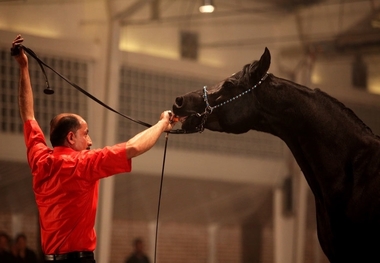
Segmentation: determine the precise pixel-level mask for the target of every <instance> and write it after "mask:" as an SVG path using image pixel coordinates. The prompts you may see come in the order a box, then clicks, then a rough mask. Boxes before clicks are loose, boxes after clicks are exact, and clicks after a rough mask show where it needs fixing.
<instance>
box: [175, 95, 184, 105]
mask: <svg viewBox="0 0 380 263" xmlns="http://www.w3.org/2000/svg"><path fill="white" fill-rule="evenodd" d="M175 104H176V106H177V107H182V104H183V97H177V98H176V99H175Z"/></svg>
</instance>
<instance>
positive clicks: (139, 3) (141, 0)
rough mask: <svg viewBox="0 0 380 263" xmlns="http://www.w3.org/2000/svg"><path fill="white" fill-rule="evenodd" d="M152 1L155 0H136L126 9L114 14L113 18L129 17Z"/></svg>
mask: <svg viewBox="0 0 380 263" xmlns="http://www.w3.org/2000/svg"><path fill="white" fill-rule="evenodd" d="M151 2H153V0H136V1H135V2H134V3H133V4H131V5H130V6H128V7H127V8H126V9H124V10H123V11H121V12H119V13H117V14H116V15H114V16H113V19H115V20H122V19H125V18H128V17H130V16H131V15H133V14H134V13H136V12H137V11H138V10H140V9H141V8H143V7H144V6H145V5H146V4H149V3H151Z"/></svg>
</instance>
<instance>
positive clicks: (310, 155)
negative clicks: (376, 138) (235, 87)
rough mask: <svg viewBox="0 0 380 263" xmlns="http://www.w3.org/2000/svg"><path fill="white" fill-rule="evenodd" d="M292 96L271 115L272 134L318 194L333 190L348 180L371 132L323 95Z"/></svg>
mask: <svg viewBox="0 0 380 263" xmlns="http://www.w3.org/2000/svg"><path fill="white" fill-rule="evenodd" d="M296 92H298V91H296ZM305 93H307V95H306V96H305ZM276 96H277V97H278V94H277V95H276ZM284 96H285V94H284V95H283V96H282V97H284ZM290 97H291V100H289V101H285V102H284V103H287V105H286V107H283V108H281V106H279V107H278V108H277V112H271V113H269V114H268V116H269V115H270V118H271V119H270V121H269V123H268V124H269V125H270V127H269V132H270V133H272V134H274V135H277V136H278V137H280V138H281V139H282V140H284V141H285V143H286V144H287V145H288V147H289V148H290V150H291V151H292V153H293V155H294V157H295V159H296V161H297V163H298V164H299V166H300V167H301V169H302V172H303V173H304V175H305V177H306V179H307V181H308V183H309V185H310V187H311V189H312V190H313V192H314V194H315V195H322V192H325V191H327V192H329V190H331V191H333V190H332V189H334V187H339V185H337V184H341V183H342V182H343V181H345V180H346V179H347V176H348V175H347V174H346V173H345V171H346V170H349V169H347V168H348V167H347V166H349V165H352V161H353V159H354V158H355V154H356V153H357V151H358V150H359V149H360V148H362V147H364V144H365V143H364V141H363V138H362V137H363V135H364V134H368V135H370V131H369V129H368V130H367V129H366V128H365V127H364V125H362V123H361V122H360V120H359V119H357V117H356V116H355V115H354V114H352V113H351V112H350V111H349V110H347V109H346V108H345V107H344V106H343V105H342V104H341V103H339V102H337V101H335V100H334V99H331V98H330V97H328V96H326V95H324V94H321V93H319V92H315V91H311V90H307V89H302V90H300V93H297V94H292V95H290ZM291 101H293V102H292V103H291ZM278 103H279V104H280V103H281V101H279V102H278ZM278 109H281V110H278ZM275 110H276V109H275ZM322 187H324V189H323V190H322V189H321V188H322ZM326 187H327V189H326Z"/></svg>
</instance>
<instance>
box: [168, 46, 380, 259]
mask: <svg viewBox="0 0 380 263" xmlns="http://www.w3.org/2000/svg"><path fill="white" fill-rule="evenodd" d="M269 66H270V52H269V50H268V49H267V48H266V49H265V51H264V53H263V55H262V56H261V58H260V60H259V61H254V62H253V63H252V64H247V65H245V66H244V67H243V69H242V70H241V71H239V72H237V73H236V74H234V75H232V76H231V77H229V78H227V79H225V80H224V81H222V82H220V83H219V84H217V85H215V86H213V87H212V88H210V89H209V90H207V89H206V88H204V89H201V90H197V91H194V92H190V93H187V94H185V95H183V96H180V97H177V98H176V100H175V103H174V105H173V112H174V114H175V115H177V116H178V117H179V119H180V121H181V122H182V129H183V130H185V131H188V132H194V131H202V130H203V129H209V130H212V131H219V132H226V133H235V134H239V133H245V132H247V131H249V130H257V131H262V132H267V133H270V134H273V135H275V136H278V137H279V138H281V139H282V140H283V141H284V142H285V143H286V144H287V146H288V147H289V149H290V150H291V152H292V154H293V155H294V157H295V159H296V161H297V163H298V165H299V166H300V168H301V170H302V172H303V174H304V176H305V178H306V180H307V182H308V184H309V186H310V188H311V190H312V192H313V194H314V197H315V204H316V212H317V213H316V217H317V229H318V238H319V241H320V244H321V247H322V249H323V251H324V253H325V254H326V256H327V257H328V258H329V260H330V262H334V263H335V262H342V263H348V262H380V139H379V137H378V136H376V135H375V134H373V132H372V131H371V129H370V128H369V127H367V126H366V125H365V124H364V123H363V122H362V121H361V120H360V119H359V118H358V117H357V116H356V115H355V114H354V113H353V112H352V110H350V109H348V108H347V107H345V106H344V105H343V104H342V103H341V102H339V101H338V100H336V99H334V98H332V97H331V96H329V95H327V94H326V93H324V92H322V91H321V90H319V89H314V90H312V89H309V88H307V87H305V86H302V85H299V84H297V83H294V82H292V81H289V80H286V79H282V78H278V77H276V76H274V75H273V74H270V73H268V69H269Z"/></svg>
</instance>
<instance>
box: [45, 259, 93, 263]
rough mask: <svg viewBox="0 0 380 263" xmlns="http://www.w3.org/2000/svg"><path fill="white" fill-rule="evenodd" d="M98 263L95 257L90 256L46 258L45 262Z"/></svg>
mask: <svg viewBox="0 0 380 263" xmlns="http://www.w3.org/2000/svg"><path fill="white" fill-rule="evenodd" d="M53 262H57V263H96V262H95V259H89V258H75V259H64V260H54V261H51V260H45V263H53Z"/></svg>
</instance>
